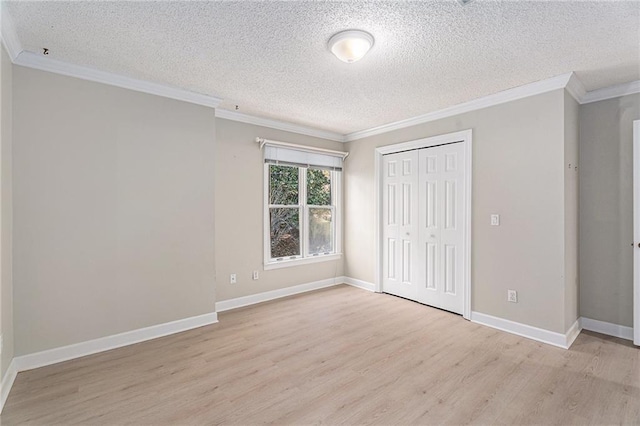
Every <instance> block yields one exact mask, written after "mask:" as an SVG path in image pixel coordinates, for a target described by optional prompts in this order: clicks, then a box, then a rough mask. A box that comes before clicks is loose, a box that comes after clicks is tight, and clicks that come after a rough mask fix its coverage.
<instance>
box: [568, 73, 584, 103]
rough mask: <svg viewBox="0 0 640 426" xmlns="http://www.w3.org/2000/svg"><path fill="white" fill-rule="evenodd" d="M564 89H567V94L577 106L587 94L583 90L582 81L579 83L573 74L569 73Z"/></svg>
mask: <svg viewBox="0 0 640 426" xmlns="http://www.w3.org/2000/svg"><path fill="white" fill-rule="evenodd" d="M565 89H567V92H569V94H570V95H571V96H573V99H575V100H576V102H578V103H579V104H581V103H582V99H583V98H584V97H585V95H586V94H587V91H586V89H585V88H584V84H582V81H580V79H579V78H578V76H577V75H576V73H574V72H572V73H571V76H570V77H569V81H567V86H566V87H565Z"/></svg>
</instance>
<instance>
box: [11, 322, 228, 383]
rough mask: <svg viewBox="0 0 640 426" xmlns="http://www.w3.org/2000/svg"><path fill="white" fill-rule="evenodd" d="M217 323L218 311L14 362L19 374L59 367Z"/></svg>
mask: <svg viewBox="0 0 640 426" xmlns="http://www.w3.org/2000/svg"><path fill="white" fill-rule="evenodd" d="M217 322H218V314H217V313H216V312H212V313H209V314H203V315H198V316H195V317H190V318H184V319H181V320H177V321H171V322H166V323H164V324H158V325H152V326H150V327H145V328H139V329H137V330H132V331H127V332H124V333H120V334H114V335H111V336H106V337H101V338H99V339H93V340H88V341H86V342H81V343H76V344H73V345H68V346H62V347H60V348H54V349H49V350H46V351H42V352H36V353H33V354H29V355H22V356H18V357H15V358H14V359H13V360H14V362H15V363H16V368H17V370H18V371H19V372H20V371H26V370H32V369H34V368H39V367H44V366H46V365H51V364H57V363H59V362H63V361H68V360H70V359H75V358H80V357H83V356H87V355H92V354H95V353H98V352H104V351H109V350H111V349H116V348H120V347H122V346H128V345H133V344H135V343H140V342H144V341H147V340H151V339H157V338H158V337H164V336H168V335H170V334H175V333H180V332H183V331H187V330H191V329H194V328H198V327H203V326H205V325H210V324H215V323H217Z"/></svg>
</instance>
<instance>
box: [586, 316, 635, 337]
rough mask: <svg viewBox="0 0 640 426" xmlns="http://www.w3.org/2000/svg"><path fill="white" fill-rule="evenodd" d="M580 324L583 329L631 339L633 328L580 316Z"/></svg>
mask: <svg viewBox="0 0 640 426" xmlns="http://www.w3.org/2000/svg"><path fill="white" fill-rule="evenodd" d="M580 324H581V325H582V329H583V330H589V331H594V332H596V333H600V334H606V335H607V336H613V337H619V338H621V339H626V340H633V328H631V327H627V326H624V325H618V324H613V323H610V322H606V321H599V320H594V319H591V318H585V317H581V318H580Z"/></svg>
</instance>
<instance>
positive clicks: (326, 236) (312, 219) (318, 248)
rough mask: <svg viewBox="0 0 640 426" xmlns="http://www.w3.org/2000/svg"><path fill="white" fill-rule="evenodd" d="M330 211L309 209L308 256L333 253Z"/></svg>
mask: <svg viewBox="0 0 640 426" xmlns="http://www.w3.org/2000/svg"><path fill="white" fill-rule="evenodd" d="M331 219H332V218H331V209H314V208H310V209H309V254H319V253H320V254H321V253H331V252H333V232H332V231H333V225H332V224H331Z"/></svg>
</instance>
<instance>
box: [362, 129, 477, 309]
mask: <svg viewBox="0 0 640 426" xmlns="http://www.w3.org/2000/svg"><path fill="white" fill-rule="evenodd" d="M454 142H461V143H463V144H464V146H465V155H466V158H467V161H466V169H465V174H466V193H465V195H464V199H465V206H464V209H465V212H466V218H467V220H466V223H465V224H464V229H465V233H464V235H465V236H464V245H465V248H464V259H465V260H464V265H463V267H464V280H463V286H462V288H463V291H464V296H463V297H464V310H463V313H462V316H463V317H464V318H465V319H468V320H470V319H471V194H472V192H473V191H472V186H471V184H472V181H473V179H472V175H471V173H472V170H473V168H472V155H471V153H472V146H473V144H472V131H471V129H468V130H463V131H460V132H454V133H447V134H445V135H439V136H433V137H430V138H424V139H418V140H414V141H410V142H403V143H398V144H394V145H387V146H381V147H379V148H376V150H375V152H374V156H375V157H374V169H375V192H374V194H375V200H374V201H375V211H374V216H375V248H376V250H375V252H376V261H375V265H374V267H375V271H374V278H375V282H374V284H375V291H376V292H378V293H381V292H382V188H383V185H382V156H383V155H384V154H393V153H396V152H401V151H408V150H411V149H420V148H429V147H432V146H437V145H444V144H448V143H454Z"/></svg>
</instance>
